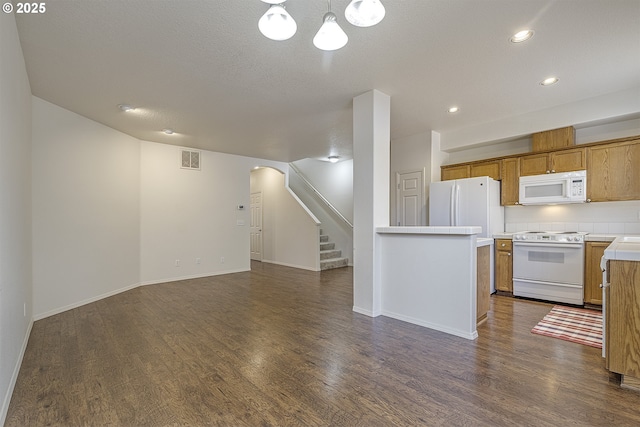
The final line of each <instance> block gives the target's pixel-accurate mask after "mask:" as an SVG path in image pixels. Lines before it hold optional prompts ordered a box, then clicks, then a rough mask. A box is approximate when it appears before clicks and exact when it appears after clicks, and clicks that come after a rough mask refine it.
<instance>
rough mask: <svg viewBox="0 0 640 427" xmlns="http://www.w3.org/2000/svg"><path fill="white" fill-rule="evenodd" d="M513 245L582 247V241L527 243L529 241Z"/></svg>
mask: <svg viewBox="0 0 640 427" xmlns="http://www.w3.org/2000/svg"><path fill="white" fill-rule="evenodd" d="M513 246H529V247H535V248H569V249H580V248H581V247H582V246H583V245H582V243H527V242H513Z"/></svg>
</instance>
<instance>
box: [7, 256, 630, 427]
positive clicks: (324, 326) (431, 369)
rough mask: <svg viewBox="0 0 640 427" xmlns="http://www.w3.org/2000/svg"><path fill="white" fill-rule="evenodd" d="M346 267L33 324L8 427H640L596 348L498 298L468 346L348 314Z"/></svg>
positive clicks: (528, 308) (137, 294)
mask: <svg viewBox="0 0 640 427" xmlns="http://www.w3.org/2000/svg"><path fill="white" fill-rule="evenodd" d="M352 275H353V272H352V269H350V268H343V269H337V270H327V271H324V272H321V273H314V272H308V271H303V270H297V269H293V268H287V267H282V266H276V265H272V264H263V263H256V262H254V263H252V271H251V272H246V273H237V274H230V275H224V276H215V277H209V278H202V279H195V280H185V281H180V282H172V283H166V284H159V285H153V286H145V287H140V288H137V289H134V290H131V291H128V292H125V293H122V294H119V295H115V296H113V297H110V298H106V299H104V300H101V301H98V302H96V303H93V304H88V305H85V306H82V307H79V308H77V309H74V310H70V311H67V312H64V313H60V314H58V315H56V316H52V317H49V318H47V319H43V320H40V321H38V322H35V324H34V326H33V329H32V333H31V337H30V339H29V344H28V347H27V351H26V353H25V358H24V361H23V364H22V368H21V370H20V374H19V377H18V381H17V384H16V387H15V390H14V394H13V396H12V400H11V403H10V406H9V412H8V416H7V421H6V424H5V425H6V426H32V425H33V426H40V425H58V426H81V425H92V426H98V425H121V426H138V425H140V426H143V425H149V426H160V425H190V426H193V425H218V426H269V425H273V426H276V425H277V426H289V425H291V426H294V425H332V426H341V425H344V426H389V425H427V426H450V425H474V426H477V425H487V426H489V425H490V426H499V425H518V426H557V425H580V426H588V425H594V426H600V425H602V426H605V425H606V426H610V425H640V393H637V392H634V391H631V390H625V389H623V388H620V387H619V385H618V384H616V383H615V382H610V380H609V374H608V372H607V371H606V370H605V368H604V361H603V359H602V358H601V357H600V350H599V349H595V348H591V347H586V346H582V345H579V344H573V343H569V342H565V341H560V340H557V339H553V338H549V337H544V336H539V335H534V334H531V332H530V331H531V328H533V326H534V325H535V324H536V323H537V322H538V321H539V320H540V319H542V317H544V315H545V314H547V313H548V312H549V310H550V309H551V307H552V305H551V304H545V303H540V302H532V301H525V300H519V299H513V298H508V297H501V296H495V295H494V296H492V297H491V310H490V311H489V313H488V316H487V321H486V322H484V323H483V324H482V325H480V326H479V328H478V333H479V335H480V336H479V338H478V339H477V340H475V341H468V340H465V339H462V338H458V337H453V336H450V335H447V334H444V333H441V332H437V331H433V330H429V329H426V328H422V327H419V326H416V325H411V324H408V323H404V322H400V321H398V320H394V319H388V318H385V317H378V318H375V319H372V318H368V317H366V316H362V315H359V314H356V313H354V312H353V311H352V288H353V283H352Z"/></svg>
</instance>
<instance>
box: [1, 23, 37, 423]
mask: <svg viewBox="0 0 640 427" xmlns="http://www.w3.org/2000/svg"><path fill="white" fill-rule="evenodd" d="M0 58H1V59H0V425H3V424H4V421H5V418H6V415H7V409H8V407H9V401H10V399H11V393H12V391H13V387H14V385H15V381H16V378H17V376H18V371H19V369H20V364H21V361H22V355H23V354H24V350H25V348H26V344H27V339H28V337H29V331H30V329H31V324H32V323H31V317H32V316H31V306H32V291H31V281H32V276H31V254H32V252H31V88H30V87H29V80H28V77H27V72H26V69H25V64H24V58H23V56H22V50H21V49H20V42H19V40H18V32H17V29H16V23H15V19H14V15H12V14H6V13H3V14H1V15H0Z"/></svg>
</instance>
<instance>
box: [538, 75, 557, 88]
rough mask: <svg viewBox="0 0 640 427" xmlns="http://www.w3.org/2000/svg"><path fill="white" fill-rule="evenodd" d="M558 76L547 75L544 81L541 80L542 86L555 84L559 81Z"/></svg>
mask: <svg viewBox="0 0 640 427" xmlns="http://www.w3.org/2000/svg"><path fill="white" fill-rule="evenodd" d="M558 80H559V79H558V78H557V77H547V78H546V79H544V80H543V81H541V82H540V84H541V85H542V86H551V85H553V84H556V83H558Z"/></svg>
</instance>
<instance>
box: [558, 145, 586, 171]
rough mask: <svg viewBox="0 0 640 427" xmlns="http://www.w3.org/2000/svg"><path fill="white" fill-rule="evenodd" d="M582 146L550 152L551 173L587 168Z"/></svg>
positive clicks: (584, 151)
mask: <svg viewBox="0 0 640 427" xmlns="http://www.w3.org/2000/svg"><path fill="white" fill-rule="evenodd" d="M585 153H586V150H585V149H584V148H576V149H575V150H563V151H558V152H555V153H551V154H550V157H551V161H550V163H551V173H555V172H572V171H580V170H585V169H586V168H587V156H586V154H585Z"/></svg>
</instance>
